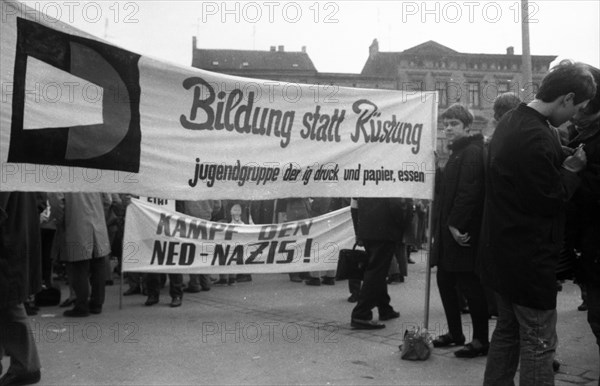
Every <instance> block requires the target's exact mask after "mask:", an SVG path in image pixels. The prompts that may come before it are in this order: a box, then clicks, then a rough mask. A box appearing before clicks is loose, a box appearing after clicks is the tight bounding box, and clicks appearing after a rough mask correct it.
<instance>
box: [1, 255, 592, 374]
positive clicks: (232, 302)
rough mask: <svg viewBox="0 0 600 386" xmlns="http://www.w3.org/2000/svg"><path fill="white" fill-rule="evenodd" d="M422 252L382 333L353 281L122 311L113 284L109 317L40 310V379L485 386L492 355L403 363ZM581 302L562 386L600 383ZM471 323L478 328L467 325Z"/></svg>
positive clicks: (438, 327)
mask: <svg viewBox="0 0 600 386" xmlns="http://www.w3.org/2000/svg"><path fill="white" fill-rule="evenodd" d="M414 257H415V259H416V260H417V264H415V265H410V266H409V277H408V279H407V282H406V283H404V284H400V285H393V286H390V294H391V297H392V304H393V306H394V308H396V309H397V310H398V311H400V312H401V314H402V316H401V317H400V319H397V320H394V321H389V322H386V325H387V327H386V328H385V329H383V330H379V331H375V332H360V331H355V330H351V329H350V328H349V315H350V311H351V309H352V305H351V304H350V303H348V302H347V301H346V298H347V296H348V290H347V282H338V283H336V285H335V286H333V287H332V286H321V287H309V286H306V285H304V284H302V283H292V282H290V281H289V280H288V278H287V275H283V274H273V275H253V277H254V280H253V282H251V283H239V284H236V285H234V286H226V287H220V286H216V287H213V289H212V290H211V291H210V292H202V293H199V294H186V296H185V297H184V304H183V306H182V307H180V308H176V309H172V308H169V307H168V302H169V301H170V298H169V296H168V293H167V291H166V290H163V293H162V297H161V302H160V303H159V304H157V305H155V306H153V307H145V306H143V302H144V300H145V298H144V297H142V296H132V297H125V298H123V300H124V302H123V309H121V310H119V308H118V291H119V286H118V285H116V286H112V287H107V304H105V308H104V312H103V313H102V314H101V315H97V316H92V317H89V318H84V319H66V318H63V317H62V311H63V309H60V308H58V307H50V308H43V309H42V312H41V313H40V314H39V315H38V316H36V317H32V318H31V326H32V329H33V332H34V334H35V336H36V339H37V341H38V349H39V351H40V357H41V360H42V365H43V369H42V383H41V384H45V385H80V384H86V385H117V384H128V385H133V384H137V385H184V384H185V385H191V384H271V385H280V384H332V385H333V384H360V385H363V384H364V385H383V384H390V385H391V384H394V385H480V384H481V382H482V376H483V370H484V367H485V358H483V357H481V358H477V359H457V358H455V357H454V355H453V354H452V351H454V349H453V350H441V349H435V350H434V354H433V355H432V357H431V358H430V359H429V360H428V361H425V362H409V361H403V360H400V355H399V350H398V345H399V344H400V343H401V340H402V334H403V332H404V330H405V329H406V328H410V327H411V326H414V325H421V324H422V323H423V308H424V293H423V288H424V283H425V279H424V277H425V254H424V253H419V254H417V255H416V256H414ZM63 294H64V295H66V290H64V291H63ZM579 303H580V301H579V292H578V288H577V287H576V286H573V285H572V284H565V287H564V290H563V291H562V292H561V293H560V294H559V305H558V309H559V328H558V333H559V339H560V345H559V350H558V356H557V357H558V359H559V360H560V361H561V362H562V367H561V370H560V372H559V374H557V376H556V380H557V385H573V384H582V385H596V384H597V379H598V363H599V359H598V348H597V346H596V344H595V341H594V339H593V335H592V333H591V331H590V328H589V326H588V324H587V322H586V320H585V317H586V313H585V312H579V311H577V305H579ZM444 320H445V319H444V316H443V312H442V308H441V304H440V300H439V295H438V293H437V288H436V287H435V280H434V282H433V288H432V297H431V322H430V330H431V332H432V333H433V334H439V333H440V332H441V333H443V332H445V321H444ZM463 320H464V324H465V332H466V333H469V323H470V321H469V318H468V317H465V318H464V319H463ZM493 325H494V321H491V322H490V327H491V330H493ZM3 364H5V367H6V365H7V362H6V359H5V360H4V362H3Z"/></svg>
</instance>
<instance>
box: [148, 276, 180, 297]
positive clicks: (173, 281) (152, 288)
mask: <svg viewBox="0 0 600 386" xmlns="http://www.w3.org/2000/svg"><path fill="white" fill-rule="evenodd" d="M160 275H161V274H160V273H148V274H146V288H147V291H148V297H149V298H156V299H158V298H159V297H160V287H161V283H160ZM169 295H171V298H173V299H175V298H180V299H181V298H182V297H183V275H182V274H179V273H173V274H169Z"/></svg>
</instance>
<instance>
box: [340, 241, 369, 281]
mask: <svg viewBox="0 0 600 386" xmlns="http://www.w3.org/2000/svg"><path fill="white" fill-rule="evenodd" d="M356 247H357V245H356V244H354V247H352V249H342V250H341V251H340V254H339V257H338V265H337V270H336V276H335V278H336V280H346V279H355V280H362V279H363V276H364V273H365V268H366V266H367V262H368V261H369V257H368V255H367V252H366V251H364V250H362V249H356Z"/></svg>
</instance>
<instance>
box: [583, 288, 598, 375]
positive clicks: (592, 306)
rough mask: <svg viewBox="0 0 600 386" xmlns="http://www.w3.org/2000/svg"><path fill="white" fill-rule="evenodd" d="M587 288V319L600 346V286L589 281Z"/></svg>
mask: <svg viewBox="0 0 600 386" xmlns="http://www.w3.org/2000/svg"><path fill="white" fill-rule="evenodd" d="M586 289H587V299H586V301H587V305H588V315H587V320H588V323H589V324H590V327H591V328H592V332H593V333H594V336H595V337H596V344H597V345H598V347H600V286H599V285H597V284H595V283H594V284H592V283H587V284H586ZM598 385H600V380H598Z"/></svg>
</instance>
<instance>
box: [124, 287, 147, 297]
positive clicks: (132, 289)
mask: <svg viewBox="0 0 600 386" xmlns="http://www.w3.org/2000/svg"><path fill="white" fill-rule="evenodd" d="M141 293H142V289H141V288H140V287H130V288H129V289H128V290H127V291H125V292H123V296H131V295H137V294H141Z"/></svg>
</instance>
